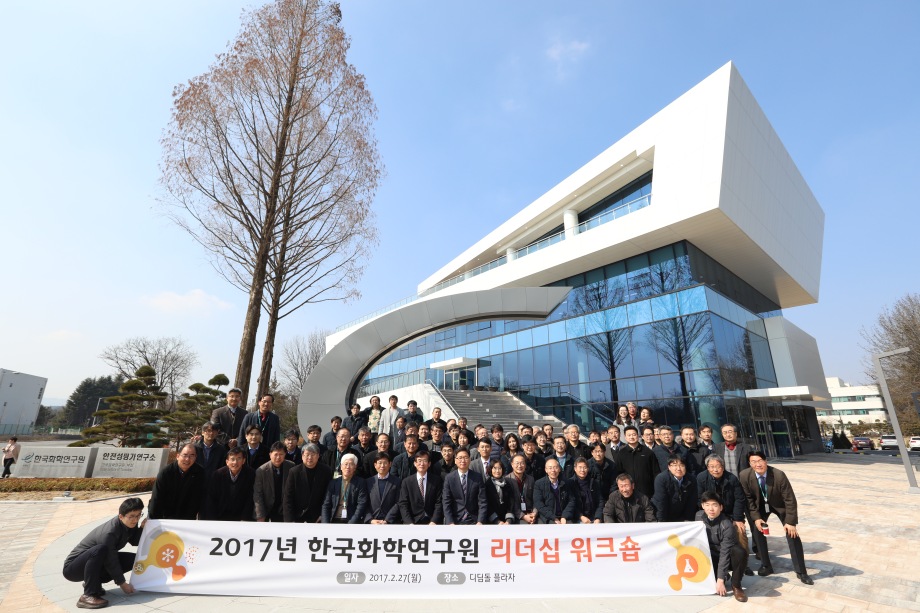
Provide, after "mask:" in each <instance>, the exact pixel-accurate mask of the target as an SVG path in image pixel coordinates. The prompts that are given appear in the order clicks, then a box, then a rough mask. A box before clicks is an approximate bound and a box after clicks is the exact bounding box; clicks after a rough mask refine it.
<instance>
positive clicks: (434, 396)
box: [343, 383, 457, 421]
mask: <svg viewBox="0 0 920 613" xmlns="http://www.w3.org/2000/svg"><path fill="white" fill-rule="evenodd" d="M394 394H395V395H396V397H397V398H399V403H398V406H399V407H400V408H403V409H405V408H406V403H407V402H409V401H410V400H414V401H416V402H417V403H418V408H419V410H420V411H421V412H422V415H424V416H425V419H430V418H431V409H433V408H435V407H441V419H443V420H444V421H447V420H448V419H457V415H456V414H454V412H453V411H452V410H451V408H450V407H449V406H448V405H447V403H446V402H444V400H443V399H442V398H441V396H440V395H439V394H438V392H437V391H436V390H435V388H434V387H433V386H431V385H429V384H428V383H421V384H419V385H410V386H409V387H401V388H399V389H395V390H390V391H389V392H386V393H385V394H376V395H377V396H380V404H381V406H383V407H387V406H389V403H388V402H387V399H388V398H389V397H390V396H392V395H394ZM357 403H358V404H360V405H361V408H366V407H369V406H371V397H370V396H364V397H363V398H358V400H357ZM343 417H344V416H343Z"/></svg>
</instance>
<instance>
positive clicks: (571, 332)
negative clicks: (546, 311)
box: [565, 317, 585, 339]
mask: <svg viewBox="0 0 920 613" xmlns="http://www.w3.org/2000/svg"><path fill="white" fill-rule="evenodd" d="M565 335H566V338H569V339H574V338H581V337H582V336H584V335H585V318H584V317H573V318H572V319H567V320H565Z"/></svg>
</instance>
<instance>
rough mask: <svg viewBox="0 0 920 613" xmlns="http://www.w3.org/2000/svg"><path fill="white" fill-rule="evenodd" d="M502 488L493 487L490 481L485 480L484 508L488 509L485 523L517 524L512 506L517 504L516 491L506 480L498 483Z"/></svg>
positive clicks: (493, 484) (503, 479)
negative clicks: (502, 522)
mask: <svg viewBox="0 0 920 613" xmlns="http://www.w3.org/2000/svg"><path fill="white" fill-rule="evenodd" d="M500 483H502V486H498V485H495V483H494V482H493V481H492V479H491V478H490V479H487V480H486V483H485V488H486V508H487V509H488V511H487V513H486V515H487V518H486V521H487V522H488V523H490V524H497V523H498V522H500V521H505V522H512V523H516V522H517V515H516V514H515V513H514V505H515V503H516V502H517V501H516V500H515V498H516V490H515V488H514V486H512V485H511V483H509V482H508V480H507V478H504V477H503V478H502V480H501V481H500Z"/></svg>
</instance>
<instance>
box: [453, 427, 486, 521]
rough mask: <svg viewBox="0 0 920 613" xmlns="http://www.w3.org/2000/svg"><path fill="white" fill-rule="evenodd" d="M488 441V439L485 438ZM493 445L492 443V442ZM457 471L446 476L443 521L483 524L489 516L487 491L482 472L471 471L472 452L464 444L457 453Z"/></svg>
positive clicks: (455, 456)
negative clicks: (480, 473)
mask: <svg viewBox="0 0 920 613" xmlns="http://www.w3.org/2000/svg"><path fill="white" fill-rule="evenodd" d="M486 442H487V443H488V440H487V441H486ZM489 446H490V447H491V444H490V445H489ZM454 462H455V463H456V464H457V470H455V471H453V472H451V473H449V474H448V475H447V477H446V478H445V479H444V494H443V496H442V503H443V506H444V523H445V524H447V525H451V526H452V525H455V524H467V525H469V524H476V525H477V526H481V525H482V524H484V523H485V522H486V518H487V517H488V508H487V505H486V490H485V487H484V483H483V480H482V477H481V476H480V475H479V473H476V472H473V471H472V470H470V451H469V449H467V448H466V447H461V448H460V449H458V450H457V452H456V453H455V454H454Z"/></svg>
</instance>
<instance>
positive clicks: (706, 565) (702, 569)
mask: <svg viewBox="0 0 920 613" xmlns="http://www.w3.org/2000/svg"><path fill="white" fill-rule="evenodd" d="M668 545H670V546H671V547H673V548H674V549H676V550H677V559H676V560H675V563H676V565H677V574H676V575H671V576H670V577H668V585H670V586H671V589H672V590H674V591H675V592H679V591H680V589H681V588H682V587H683V586H684V584H683V579H686V580H687V581H693V582H694V583H700V582H701V581H704V580H705V579H706V578H707V577H709V570H710V569H711V568H712V564H711V563H710V562H709V558H708V557H707V556H706V554H705V553H703V552H702V551H700V550H699V548H697V547H689V546H687V545H682V544H681V542H680V538H679V537H678V536H677V535H676V534H672V535H671V536H669V537H668Z"/></svg>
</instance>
